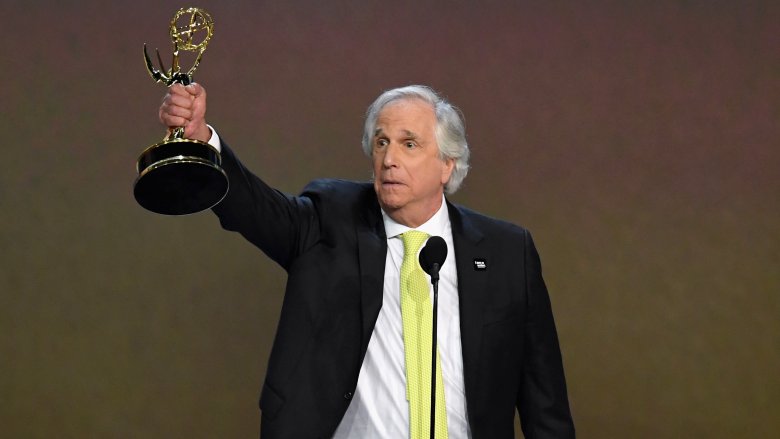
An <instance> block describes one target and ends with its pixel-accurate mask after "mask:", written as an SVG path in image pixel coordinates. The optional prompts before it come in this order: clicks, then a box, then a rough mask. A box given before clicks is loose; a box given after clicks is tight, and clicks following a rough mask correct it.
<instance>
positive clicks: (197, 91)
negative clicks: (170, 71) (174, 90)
mask: <svg viewBox="0 0 780 439" xmlns="http://www.w3.org/2000/svg"><path fill="white" fill-rule="evenodd" d="M184 88H185V90H186V91H187V93H189V94H190V95H191V96H193V97H195V98H197V97H200V96H204V97H205V96H206V89H205V88H203V86H202V85H200V84H198V83H197V82H193V83H192V84H190V85H188V86H186V87H184Z"/></svg>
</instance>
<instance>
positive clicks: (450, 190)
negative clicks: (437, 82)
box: [363, 85, 469, 195]
mask: <svg viewBox="0 0 780 439" xmlns="http://www.w3.org/2000/svg"><path fill="white" fill-rule="evenodd" d="M402 99H420V100H422V101H424V102H427V103H429V104H430V105H431V107H433V110H434V113H435V114H436V130H435V133H436V134H435V135H436V143H437V144H438V145H439V158H441V159H442V160H447V159H452V160H453V161H454V162H455V167H454V168H453V170H452V174H451V175H450V179H449V180H448V181H447V183H446V184H445V185H444V192H445V193H446V194H448V195H449V194H454V193H455V192H456V191H457V190H458V188H460V185H461V183H463V179H464V178H466V174H468V172H469V144H468V143H467V142H466V128H465V127H464V125H463V118H462V117H461V113H460V110H458V108H457V107H455V106H453V105H452V104H450V103H449V102H447V100H445V99H444V98H442V97H441V96H439V95H438V93H436V92H435V91H434V90H433V89H432V88H430V87H427V86H425V85H409V86H406V87H400V88H394V89H392V90H387V91H385V92H384V93H382V94H381V95H379V97H378V98H376V100H375V101H374V103H373V104H371V106H369V107H368V111H367V112H366V122H365V125H364V127H363V152H365V153H366V155H367V156H369V157H371V154H372V152H373V138H374V132H375V130H376V120H377V118H378V117H379V112H380V111H382V109H383V108H384V107H385V106H386V105H387V104H389V103H391V102H394V101H398V100H402Z"/></svg>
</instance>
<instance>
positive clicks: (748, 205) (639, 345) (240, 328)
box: [0, 0, 780, 438]
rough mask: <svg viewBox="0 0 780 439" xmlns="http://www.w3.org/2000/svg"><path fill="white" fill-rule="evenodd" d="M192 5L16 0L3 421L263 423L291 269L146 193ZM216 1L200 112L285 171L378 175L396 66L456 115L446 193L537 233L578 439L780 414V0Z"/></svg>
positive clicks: (53, 425) (739, 427)
mask: <svg viewBox="0 0 780 439" xmlns="http://www.w3.org/2000/svg"><path fill="white" fill-rule="evenodd" d="M185 5H186V4H182V3H179V2H170V1H155V2H153V1H149V0H141V1H135V2H102V1H93V0H90V1H79V2H74V1H62V2H51V1H50V2H44V1H40V2H21V1H3V2H2V4H0V17H2V22H3V24H2V26H1V27H0V36H2V40H0V41H1V42H2V43H1V44H2V57H0V110H1V111H2V114H1V116H2V117H0V133H2V138H3V140H4V147H3V158H4V160H3V166H2V172H1V173H0V206H2V216H0V226H1V227H2V233H1V234H0V246H2V247H1V248H2V252H1V256H0V288H1V289H2V292H1V294H0V436H3V437H25V438H37V437H41V438H43V437H46V438H49V437H69V438H83V437H112V438H140V437H143V438H171V437H204V438H205V437H208V438H216V437H220V438H233V437H256V435H257V431H258V424H259V413H258V411H257V405H256V401H257V396H258V391H259V388H260V385H261V382H262V379H263V377H264V373H265V364H266V360H267V357H268V353H269V349H270V343H271V340H272V337H273V333H274V330H275V326H276V321H277V318H278V313H279V306H280V301H281V291H282V287H283V284H284V279H285V278H284V273H283V271H282V270H281V269H279V268H278V267H277V266H275V265H274V264H273V263H272V262H270V261H269V260H268V259H266V258H265V257H264V256H263V255H262V254H261V253H260V252H259V251H257V250H256V249H254V248H253V247H251V246H250V245H249V244H247V243H246V242H244V241H243V240H242V239H241V238H240V237H238V236H236V235H234V234H230V233H226V232H222V231H221V230H219V226H218V223H217V220H216V219H215V217H214V216H213V215H211V214H210V213H203V214H198V215H193V216H188V217H181V218H173V217H163V216H158V215H154V214H151V213H148V212H146V211H144V210H142V209H141V208H140V207H139V206H138V205H137V204H136V203H135V201H134V200H133V197H132V192H131V187H132V182H133V180H134V178H135V170H134V163H135V159H136V157H137V155H138V154H139V153H140V152H141V150H143V149H144V148H145V147H146V146H147V145H149V144H152V143H154V142H157V141H158V140H159V139H160V138H161V137H162V135H163V128H162V127H160V126H159V125H158V123H157V121H156V110H157V106H158V104H159V101H160V98H161V96H162V95H163V92H164V90H163V88H162V87H161V86H160V85H156V84H154V83H153V82H152V81H151V80H150V79H149V77H148V75H147V74H146V72H145V70H144V66H143V61H142V56H141V48H142V44H143V43H144V42H148V43H150V44H151V46H152V47H155V46H157V47H160V48H161V50H162V52H163V53H165V54H168V53H170V43H169V42H168V40H167V37H166V32H167V24H168V21H169V20H170V17H171V16H172V15H173V13H174V11H175V10H176V9H177V8H178V7H180V6H185ZM200 6H202V7H204V8H206V9H208V10H209V11H210V12H211V13H212V15H213V16H214V17H215V20H216V35H215V38H214V40H213V42H212V44H211V45H210V47H209V49H208V51H207V53H206V55H205V57H204V60H203V64H202V65H201V68H200V70H199V71H198V73H197V75H196V80H197V81H199V82H201V83H203V84H204V85H205V86H206V87H207V89H208V92H209V121H210V122H211V123H212V124H214V125H215V126H216V127H218V129H219V130H220V133H222V135H223V136H224V137H225V138H226V139H227V140H228V141H229V142H230V143H231V144H232V145H233V147H234V149H236V150H237V151H238V152H239V154H240V155H241V157H242V158H243V160H244V161H245V162H246V163H247V164H248V165H250V167H251V168H253V169H254V170H255V171H256V172H258V173H259V174H261V175H262V176H264V177H265V178H266V179H267V181H269V182H271V183H272V184H274V185H276V186H277V187H279V188H281V189H283V190H285V191H288V192H293V193H295V192H297V191H299V190H300V189H301V188H302V187H303V185H304V184H305V183H306V182H307V181H308V180H310V179H312V178H315V177H321V176H334V177H343V178H352V179H366V178H368V177H369V175H370V174H369V168H368V163H367V161H366V160H365V158H364V157H363V156H362V153H361V151H360V148H359V142H360V136H361V127H362V125H361V124H362V115H363V112H364V111H365V107H366V106H367V105H368V103H370V101H371V100H373V98H374V97H375V96H376V95H377V94H379V93H380V92H381V91H382V90H384V89H386V88H389V87H394V86H399V85H405V84H409V83H426V84H430V85H432V86H433V87H435V88H437V89H438V90H440V91H441V92H442V93H443V94H444V95H446V96H447V97H449V98H450V99H451V100H452V101H453V102H455V103H456V104H457V105H459V106H460V107H461V108H462V110H463V111H464V113H465V115H466V122H467V128H468V134H469V140H470V143H471V146H472V149H473V157H474V159H473V171H472V173H471V175H470V176H469V177H468V179H467V180H466V184H465V187H464V188H463V189H462V191H461V192H459V193H458V194H457V195H456V196H455V197H453V199H454V201H456V202H459V203H463V204H466V205H469V206H470V207H473V208H475V209H478V210H480V211H483V212H485V213H487V214H490V215H492V216H497V217H501V218H504V219H508V220H510V221H513V222H516V223H519V224H522V225H525V226H526V227H528V228H530V229H531V230H532V232H533V233H534V235H535V238H536V241H537V244H538V246H539V249H540V252H541V255H542V259H543V263H544V267H545V276H546V279H547V282H548V286H549V288H550V291H551V296H552V301H553V304H554V308H555V313H556V318H557V322H558V327H559V332H560V337H561V343H562V350H563V355H564V360H565V366H566V371H567V377H568V381H569V387H570V398H571V404H572V408H573V411H574V416H575V419H576V422H577V427H578V430H579V433H580V437H582V438H629V437H630V438H681V437H686V438H704V437H706V438H733V437H750V438H774V437H778V435H780V375H779V374H778V370H780V319H779V317H780V299H779V298H778V294H780V279H779V276H778V262H780V254H779V250H780V245H778V238H780V226H779V225H780V202H779V201H778V200H780V197H778V194H780V175H778V174H779V173H778V169H780V154H779V153H778V140H780V136H778V134H780V132H779V130H778V120H780V118H779V117H778V116H780V86H779V83H778V78H779V76H778V74H779V73H780V52H778V47H780V24H779V23H780V7H778V3H777V2H772V1H758V0H757V1H657V2H656V1H593V2H547V1H536V2H509V1H482V2H466V1H435V2H429V1H415V2H406V1H400V2H378V1H332V2H319V1H303V0H294V1H287V2H257V1H255V2H250V1H244V2H238V1H237V2H217V1H202V2H200ZM166 59H167V57H166ZM518 434H519V433H518Z"/></svg>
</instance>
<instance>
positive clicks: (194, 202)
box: [133, 8, 228, 215]
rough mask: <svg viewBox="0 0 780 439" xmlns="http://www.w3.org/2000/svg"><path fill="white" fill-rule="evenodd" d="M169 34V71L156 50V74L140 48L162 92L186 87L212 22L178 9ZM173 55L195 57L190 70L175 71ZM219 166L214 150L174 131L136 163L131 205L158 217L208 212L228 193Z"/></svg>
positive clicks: (204, 14)
mask: <svg viewBox="0 0 780 439" xmlns="http://www.w3.org/2000/svg"><path fill="white" fill-rule="evenodd" d="M170 31H171V32H170V33H171V40H172V41H173V61H172V66H171V69H170V70H165V67H164V66H163V62H162V58H160V52H159V51H158V50H156V52H157V61H158V63H159V64H160V69H161V70H157V69H156V68H154V66H153V65H152V61H151V60H150V59H149V54H148V53H147V52H146V44H144V59H145V60H146V69H147V70H148V71H149V74H150V75H151V76H152V79H154V80H155V81H156V82H162V83H164V84H165V85H167V86H170V85H171V84H174V83H178V84H183V85H187V84H190V83H191V82H192V74H193V73H194V72H195V69H197V68H198V64H200V60H201V58H202V57H203V52H205V51H206V45H208V43H209V40H210V39H211V36H212V34H213V33H214V22H213V20H212V19H211V16H210V15H209V14H208V13H207V12H206V11H204V10H202V9H198V8H186V9H185V8H182V9H179V10H178V11H177V12H176V15H174V16H173V19H172V20H171V28H170ZM179 51H186V52H193V54H195V53H197V58H196V59H195V62H194V65H193V66H192V68H190V70H189V71H187V72H183V71H182V70H181V68H180V67H179ZM193 56H194V55H193ZM221 163H222V158H221V157H220V155H219V151H217V150H216V149H215V148H214V147H212V146H211V145H209V144H208V143H205V142H201V141H199V140H194V139H185V138H184V128H183V127H179V128H175V129H173V130H171V131H170V132H169V133H168V135H166V136H165V138H164V139H163V141H162V142H160V143H157V144H155V145H152V146H150V147H148V148H146V150H145V151H144V152H142V153H141V155H140V156H139V157H138V163H137V170H138V178H137V179H136V180H135V184H134V188H133V193H134V194H135V199H136V201H138V204H140V205H141V206H143V207H144V208H146V209H148V210H151V211H152V212H156V213H161V214H164V215H186V214H189V213H195V212H200V211H201V210H204V209H208V208H210V207H212V206H214V205H215V204H217V203H219V202H220V201H221V200H222V198H224V197H225V194H227V191H228V179H227V175H226V174H225V171H223V170H222V168H221V167H220V164H221Z"/></svg>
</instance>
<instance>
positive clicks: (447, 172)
mask: <svg viewBox="0 0 780 439" xmlns="http://www.w3.org/2000/svg"><path fill="white" fill-rule="evenodd" d="M454 170H455V159H451V158H450V159H444V167H443V168H442V171H441V183H442V184H447V182H448V181H450V177H451V176H452V172H453V171H454Z"/></svg>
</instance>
